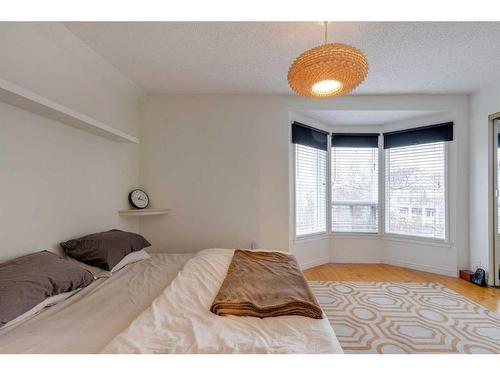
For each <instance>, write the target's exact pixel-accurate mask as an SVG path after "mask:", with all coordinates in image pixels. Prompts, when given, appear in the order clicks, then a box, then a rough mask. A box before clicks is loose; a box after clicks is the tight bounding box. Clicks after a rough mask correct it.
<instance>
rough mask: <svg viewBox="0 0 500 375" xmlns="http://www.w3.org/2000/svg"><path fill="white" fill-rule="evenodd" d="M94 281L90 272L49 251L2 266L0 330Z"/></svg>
mask: <svg viewBox="0 0 500 375" xmlns="http://www.w3.org/2000/svg"><path fill="white" fill-rule="evenodd" d="M92 281H94V278H93V276H92V274H91V273H90V272H88V271H86V270H84V269H83V268H80V267H78V266H76V265H74V264H72V263H71V262H69V261H68V260H66V259H63V258H61V257H60V256H58V255H56V254H54V253H51V252H48V251H40V252H38V253H34V254H29V255H25V256H22V257H19V258H16V259H13V260H11V261H9V262H6V263H3V264H0V327H1V326H2V325H4V324H6V323H7V322H9V321H11V320H13V319H15V318H17V317H18V316H20V315H22V314H24V313H25V312H27V311H29V310H30V309H32V308H33V307H35V306H36V305H38V304H39V303H41V302H43V301H44V300H46V299H47V298H49V297H52V296H55V295H58V294H61V293H66V292H71V291H73V290H76V289H79V288H84V287H86V286H87V285H89V284H90V283H91V282H92Z"/></svg>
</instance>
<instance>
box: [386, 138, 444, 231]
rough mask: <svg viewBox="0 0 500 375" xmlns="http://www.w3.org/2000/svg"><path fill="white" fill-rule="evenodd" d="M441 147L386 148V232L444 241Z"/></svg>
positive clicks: (442, 145) (442, 156)
mask: <svg viewBox="0 0 500 375" xmlns="http://www.w3.org/2000/svg"><path fill="white" fill-rule="evenodd" d="M445 145H446V143H445V142H434V143H427V144H417V145H410V146H403V147H393V148H388V149H386V151H385V162H386V164H385V176H386V179H385V205H386V213H385V231H386V233H394V234H403V235H411V236H422V237H430V238H436V239H445V236H446V228H445V226H446V187H445V184H446V172H445V168H446V161H445Z"/></svg>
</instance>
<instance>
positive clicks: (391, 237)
mask: <svg viewBox="0 0 500 375" xmlns="http://www.w3.org/2000/svg"><path fill="white" fill-rule="evenodd" d="M381 238H382V239H383V240H386V241H393V242H405V243H413V244H417V245H425V246H432V247H443V248H450V247H451V246H452V245H453V244H452V243H451V242H450V241H448V240H435V239H432V238H425V237H414V236H404V235H397V234H384V235H382V236H381Z"/></svg>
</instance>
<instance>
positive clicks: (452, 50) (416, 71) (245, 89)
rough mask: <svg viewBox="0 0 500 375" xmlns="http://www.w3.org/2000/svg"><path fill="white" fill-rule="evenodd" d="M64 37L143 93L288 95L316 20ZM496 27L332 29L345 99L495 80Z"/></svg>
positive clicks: (83, 27)
mask: <svg viewBox="0 0 500 375" xmlns="http://www.w3.org/2000/svg"><path fill="white" fill-rule="evenodd" d="M64 25H65V26H66V27H67V28H68V29H69V30H70V31H71V32H72V33H73V34H75V35H76V36H77V37H78V38H80V39H81V40H82V41H83V42H84V43H86V44H87V45H88V46H90V47H91V48H92V49H93V50H95V51H96V52H97V53H98V54H100V55H101V56H102V57H103V58H104V59H105V60H107V61H108V62H109V63H111V64H112V65H113V66H114V67H116V68H117V69H118V70H119V71H121V72H122V73H123V74H124V75H125V76H126V77H128V78H129V79H131V80H132V81H133V82H135V83H136V84H137V85H138V86H140V87H141V88H142V89H143V90H144V91H146V92H151V93H220V94H285V95H287V94H292V92H291V90H290V89H289V87H288V84H287V80H286V75H287V72H288V67H289V66H290V63H291V62H292V61H293V59H294V58H295V57H296V56H297V55H298V54H300V53H301V52H303V51H305V50H307V49H309V48H312V47H314V46H316V45H318V44H321V43H322V42H323V33H324V29H323V25H322V23H320V22H239V23H236V22H151V23H142V22H76V23H65V24H64ZM499 40H500V22H496V23H492V22H490V23H488V22H486V23H480V22H470V23H464V22H448V23H445V22H332V23H330V24H329V41H330V42H342V43H347V44H351V45H353V46H355V47H358V48H359V49H361V50H362V51H363V52H364V53H365V54H366V56H367V57H368V61H369V64H370V70H369V73H368V77H367V79H366V80H365V82H364V83H362V85H361V86H360V87H358V89H357V90H355V92H354V94H409V93H421V94H429V93H436V94H437V93H471V92H474V91H477V90H479V89H480V88H481V87H483V86H485V85H487V84H488V83H489V82H490V81H491V80H493V79H497V78H500V58H499V56H500V43H498V41H499Z"/></svg>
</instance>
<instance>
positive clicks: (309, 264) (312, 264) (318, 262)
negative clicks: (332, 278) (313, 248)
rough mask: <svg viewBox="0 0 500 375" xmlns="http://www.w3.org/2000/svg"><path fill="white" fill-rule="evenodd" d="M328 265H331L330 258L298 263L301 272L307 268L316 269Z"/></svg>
mask: <svg viewBox="0 0 500 375" xmlns="http://www.w3.org/2000/svg"><path fill="white" fill-rule="evenodd" d="M328 263H331V260H330V257H325V258H320V259H314V260H311V261H309V262H303V263H299V266H300V268H302V269H303V270H306V269H308V268H312V267H317V266H321V265H322V264H328Z"/></svg>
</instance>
